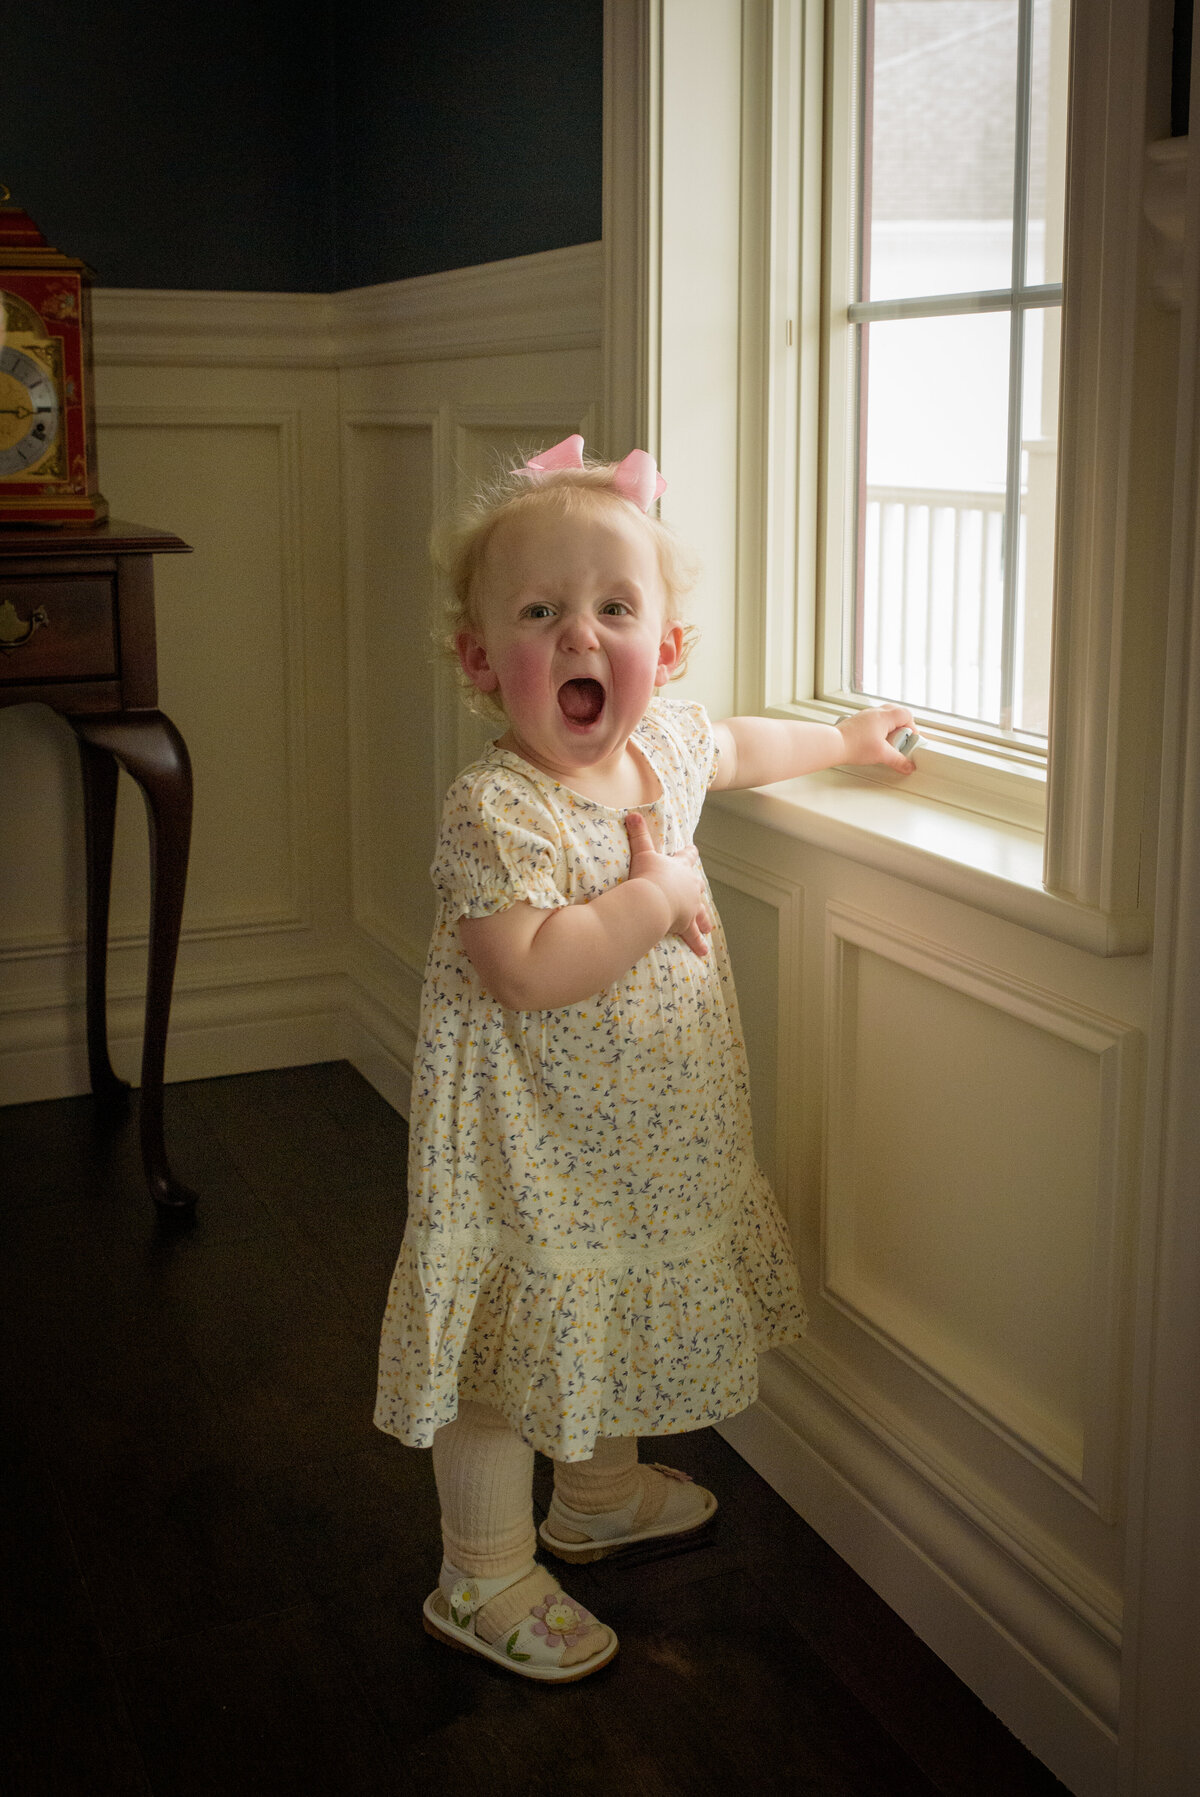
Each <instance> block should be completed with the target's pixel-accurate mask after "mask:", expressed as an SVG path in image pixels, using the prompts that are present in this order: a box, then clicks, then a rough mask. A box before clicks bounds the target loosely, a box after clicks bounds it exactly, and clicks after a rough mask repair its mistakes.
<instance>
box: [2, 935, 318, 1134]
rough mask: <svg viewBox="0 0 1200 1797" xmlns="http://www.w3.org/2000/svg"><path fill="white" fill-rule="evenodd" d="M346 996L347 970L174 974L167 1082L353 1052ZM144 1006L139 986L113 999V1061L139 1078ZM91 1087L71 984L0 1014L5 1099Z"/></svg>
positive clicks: (68, 1094)
mask: <svg viewBox="0 0 1200 1797" xmlns="http://www.w3.org/2000/svg"><path fill="white" fill-rule="evenodd" d="M31 996H33V995H31ZM346 1000H347V982H346V979H345V976H344V975H343V974H341V973H340V972H329V971H324V970H323V971H319V972H309V973H304V972H290V971H289V972H287V973H284V974H281V975H280V976H279V977H278V978H271V977H265V978H264V977H263V975H262V970H261V968H256V969H255V970H254V972H253V974H251V975H249V976H247V975H246V974H245V973H244V972H243V973H236V972H232V971H231V972H230V973H229V974H227V975H226V976H225V977H223V978H212V977H206V978H205V980H204V982H203V983H195V984H188V983H187V982H186V981H185V980H183V979H180V980H177V982H176V989H175V994H174V1000H173V1003H172V1006H171V1032H170V1036H169V1038H168V1041H167V1066H166V1078H167V1081H168V1083H173V1082H175V1081H177V1080H187V1079H215V1078H219V1077H220V1076H222V1075H224V1074H227V1073H230V1072H238V1073H251V1072H255V1071H257V1070H258V1069H260V1068H266V1067H293V1066H304V1065H306V1064H307V1063H309V1062H311V1061H328V1060H339V1059H341V1058H342V1057H343V1056H344V1054H345V1052H346V1049H345V1040H344V1024H345V1015H346ZM144 1013H145V1006H144V1001H143V999H142V996H141V994H140V993H137V994H126V995H116V996H111V997H110V999H109V1004H108V1038H109V1047H110V1051H111V1055H112V1060H113V1065H114V1067H115V1068H116V1069H117V1071H118V1073H120V1074H121V1075H122V1077H124V1078H126V1079H129V1080H131V1081H133V1082H134V1083H136V1082H137V1079H138V1076H139V1070H140V1067H141V1056H142V1029H143V1019H144ZM89 1090H90V1087H89V1083H88V1071H87V1051H86V1046H85V1040H84V1018H83V1007H82V1005H81V1004H80V1003H79V1002H78V1000H77V998H76V996H75V993H74V992H73V991H71V992H66V993H63V992H58V993H49V992H42V993H41V994H39V995H36V997H35V1002H33V1003H31V1004H30V1005H29V1006H28V1008H26V1009H24V1010H13V1011H12V1012H9V1013H7V1014H6V1015H5V1016H3V1017H0V1104H22V1103H31V1102H34V1101H37V1100H41V1099H46V1098H74V1097H78V1096H79V1095H80V1094H82V1093H86V1092H87V1091H89Z"/></svg>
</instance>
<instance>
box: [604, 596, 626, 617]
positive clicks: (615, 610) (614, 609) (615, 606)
mask: <svg viewBox="0 0 1200 1797" xmlns="http://www.w3.org/2000/svg"><path fill="white" fill-rule="evenodd" d="M602 610H603V612H604V615H605V617H607V618H626V617H628V616H629V607H628V606H627V605H626V603H625V601H624V599H609V600H608V601H607V602H606V603H605V605H604V606H603V607H602Z"/></svg>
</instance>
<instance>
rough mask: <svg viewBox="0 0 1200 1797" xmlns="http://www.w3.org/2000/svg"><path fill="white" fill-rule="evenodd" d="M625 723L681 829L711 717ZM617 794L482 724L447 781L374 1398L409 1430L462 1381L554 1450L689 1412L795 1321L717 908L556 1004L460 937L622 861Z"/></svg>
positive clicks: (435, 1416)
mask: <svg viewBox="0 0 1200 1797" xmlns="http://www.w3.org/2000/svg"><path fill="white" fill-rule="evenodd" d="M633 740H634V742H635V743H636V745H637V746H638V748H639V749H640V750H641V752H642V754H643V755H644V756H645V758H646V760H647V762H648V763H649V765H650V767H651V768H652V770H653V772H654V773H655V774H656V776H657V778H658V780H659V782H660V784H661V787H662V793H661V796H660V797H659V798H658V799H656V800H654V801H653V803H651V804H649V805H645V806H642V807H641V809H642V810H643V811H644V812H645V814H646V815H647V817H648V818H649V819H650V821H651V830H652V833H653V834H654V835H655V836H656V837H657V840H658V841H659V843H660V844H661V846H662V848H663V850H664V852H666V853H667V854H671V853H674V852H675V851H676V850H677V849H681V848H683V847H685V846H686V845H687V844H689V843H690V842H691V840H692V835H693V832H694V830H695V828H696V824H697V822H698V820H699V817H700V810H701V807H702V805H703V802H704V796H705V792H706V790H707V788H708V786H709V784H710V783H711V781H712V778H713V775H714V773H715V770H716V759H717V750H716V744H715V740H714V737H713V731H712V726H711V724H710V723H709V720H708V717H707V715H706V714H705V712H704V710H703V708H702V707H701V706H699V705H694V704H688V703H686V702H681V701H679V700H669V699H662V698H656V699H655V700H653V701H652V703H651V705H650V707H649V710H648V711H647V713H646V716H645V718H644V719H643V720H642V723H641V724H640V725H639V726H638V729H637V731H636V732H635V734H634V738H633ZM624 818H625V813H624V812H623V811H616V810H612V809H610V808H609V807H607V806H605V805H601V804H599V803H597V802H596V801H595V800H593V799H589V798H585V797H584V796H582V795H581V794H579V793H576V792H572V791H571V790H570V789H568V788H567V787H564V786H560V785H559V784H558V783H557V782H556V781H554V780H552V779H551V778H550V777H549V776H548V775H544V774H542V773H540V772H539V771H538V770H537V769H535V768H533V767H531V766H530V765H529V763H527V762H526V761H524V760H523V759H522V758H521V757H520V756H518V755H515V754H513V753H511V752H510V751H508V750H505V749H501V748H498V747H495V746H493V747H492V748H491V749H490V750H489V751H488V752H487V753H486V754H485V755H484V756H483V757H482V759H481V760H480V761H478V762H476V763H475V764H474V765H473V766H472V767H470V768H468V769H467V771H466V772H465V773H464V774H462V775H460V776H459V778H458V780H456V781H455V783H454V785H453V786H452V788H451V789H450V793H449V795H448V797H447V800H446V805H445V809H444V812H443V816H442V828H441V836H440V839H439V843H438V850H437V858H436V860H435V862H434V866H433V880H434V885H435V887H436V888H437V891H438V895H439V899H440V904H439V908H438V916H437V922H436V925H435V928H434V935H433V940H432V943H431V945H430V950H429V957H428V960H427V962H426V967H425V984H424V989H423V993H422V1001H421V1019H420V1025H419V1030H418V1043H417V1054H416V1064H415V1067H414V1072H413V1091H412V1115H411V1123H410V1151H409V1218H408V1226H407V1229H406V1231H405V1235H404V1240H403V1244H402V1246H401V1250H400V1257H399V1260H398V1261H397V1264H396V1270H395V1274H394V1276H393V1279H392V1285H391V1292H390V1295H389V1298H388V1304H387V1311H386V1314H385V1317H384V1323H383V1335H382V1342H381V1346H380V1357H379V1392H378V1402H377V1406H376V1412H375V1421H376V1423H377V1424H378V1426H379V1427H380V1428H381V1429H383V1430H385V1431H386V1432H387V1433H389V1434H392V1435H396V1436H398V1437H399V1438H400V1440H401V1441H404V1442H407V1443H408V1444H409V1445H410V1446H414V1447H427V1446H428V1445H429V1444H430V1443H431V1441H432V1440H433V1436H434V1432H435V1430H437V1429H438V1428H440V1427H441V1426H442V1424H443V1423H448V1422H451V1421H452V1420H453V1419H454V1417H455V1415H456V1413H457V1408H458V1399H459V1397H460V1396H462V1397H464V1398H472V1399H476V1400H478V1401H479V1402H482V1403H486V1404H490V1405H492V1406H493V1407H494V1408H496V1409H498V1410H499V1411H500V1412H501V1413H502V1414H503V1415H504V1416H505V1417H506V1418H507V1419H508V1421H509V1422H510V1423H511V1425H512V1426H513V1428H514V1429H515V1430H516V1431H517V1433H518V1434H519V1435H520V1436H522V1438H523V1439H524V1440H525V1441H527V1442H529V1443H530V1444H531V1445H532V1446H533V1447H535V1448H538V1449H540V1450H541V1451H542V1452H543V1453H546V1454H550V1455H552V1456H553V1457H554V1458H556V1459H559V1460H582V1459H587V1458H588V1457H590V1455H591V1454H592V1452H593V1449H594V1446H595V1441H596V1437H597V1436H598V1435H615V1436H627V1435H669V1434H675V1433H678V1432H680V1431H683V1430H687V1429H696V1428H700V1427H701V1426H702V1425H704V1424H706V1423H712V1422H716V1421H718V1420H720V1419H721V1418H722V1417H727V1416H731V1415H733V1414H734V1413H735V1412H737V1411H739V1410H743V1409H745V1407H746V1406H747V1405H748V1404H750V1403H752V1402H753V1401H754V1398H755V1395H756V1392H757V1377H756V1357H757V1355H758V1354H759V1353H760V1352H762V1351H763V1350H765V1349H767V1348H770V1347H774V1346H777V1345H779V1344H780V1343H783V1342H788V1341H793V1340H795V1339H796V1338H797V1337H798V1336H799V1335H801V1334H802V1333H803V1330H804V1325H805V1316H804V1306H803V1300H802V1298H801V1294H800V1287H799V1282H798V1278H797V1274H796V1269H795V1264H794V1262H793V1259H792V1254H791V1250H790V1247H789V1244H788V1240H787V1235H786V1232H785V1228H784V1224H783V1219H782V1217H781V1216H780V1214H779V1211H778V1209H777V1208H776V1205H775V1201H774V1198H773V1196H772V1194H771V1191H770V1188H769V1186H768V1184H767V1181H766V1179H765V1177H764V1175H763V1173H762V1172H761V1170H760V1169H759V1167H758V1166H757V1164H756V1163H755V1159H754V1149H753V1142H752V1138H751V1127H750V1106H749V1091H748V1083H747V1067H746V1054H745V1048H744V1045H743V1042H742V1035H741V1028H740V1025H739V1021H738V1012H737V1000H736V997H735V995H734V990H733V981H732V977H731V974H730V970H729V961H728V955H727V952H726V947H725V942H724V938H723V935H722V933H721V927H720V924H719V922H718V921H717V920H716V918H715V913H714V925H713V932H712V936H711V938H710V950H709V954H708V956H707V958H701V957H700V956H697V955H695V954H693V952H692V951H691V949H689V948H688V947H686V946H685V944H684V943H683V942H682V941H680V940H679V938H678V937H675V936H671V937H667V938H666V939H664V940H663V941H661V942H659V943H658V944H657V945H656V947H654V948H653V949H651V951H650V952H649V954H647V955H645V956H643V958H642V959H641V960H640V961H639V962H638V963H637V964H636V966H634V967H633V968H631V969H630V971H629V972H628V973H627V974H626V975H625V976H624V977H623V978H621V979H619V980H618V981H616V983H615V984H614V985H612V986H610V987H609V988H608V989H607V990H606V991H604V992H601V993H598V994H597V995H596V996H595V997H594V998H589V999H587V1000H585V1001H584V1002H582V1003H580V1004H574V1005H567V1006H565V1007H563V1008H562V1009H560V1010H548V1011H511V1010H506V1009H505V1008H504V1007H503V1006H502V1005H500V1004H498V1003H497V1002H496V1001H495V1000H494V999H492V998H490V997H489V996H488V994H487V993H486V992H485V991H484V989H483V987H482V985H481V984H480V981H479V977H478V975H477V974H476V972H475V970H474V968H473V966H472V965H471V962H470V961H469V959H468V958H467V956H466V954H465V953H464V952H463V949H462V947H461V946H460V943H459V933H458V920H459V919H460V918H461V917H486V916H488V915H490V914H491V913H493V912H496V911H500V910H504V909H506V908H507V907H508V906H510V905H513V904H516V903H518V902H520V901H522V900H523V901H525V902H527V903H528V904H531V905H533V906H535V907H537V908H539V909H550V908H553V907H555V906H559V905H569V904H580V903H585V902H586V901H587V900H589V899H591V898H595V897H597V896H598V895H599V894H600V893H602V892H605V891H607V890H608V889H609V888H610V887H612V886H614V885H617V884H618V883H619V882H620V881H622V880H623V879H625V878H626V877H627V876H628V871H629V845H628V839H627V836H626V832H625V824H624Z"/></svg>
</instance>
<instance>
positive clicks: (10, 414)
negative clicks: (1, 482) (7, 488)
mask: <svg viewBox="0 0 1200 1797" xmlns="http://www.w3.org/2000/svg"><path fill="white" fill-rule="evenodd" d="M61 428H62V419H61V414H60V412H59V407H58V393H57V391H56V389H55V385H54V382H53V380H52V379H51V377H50V375H49V374H48V373H47V372H46V370H45V369H44V368H43V367H42V365H41V363H40V362H37V361H35V360H34V358H33V357H32V356H27V355H26V354H25V353H24V352H23V351H22V350H19V349H16V348H14V347H13V345H12V344H7V345H5V347H4V348H3V349H0V479H3V477H4V476H5V475H8V476H10V477H11V476H14V475H15V476H17V477H18V478H20V477H21V476H23V475H26V474H31V473H33V472H34V470H36V468H37V466H38V464H39V463H40V462H41V461H42V459H43V458H44V457H45V456H46V455H48V454H49V452H50V451H51V450H52V449H53V447H54V445H55V443H56V442H57V440H58V434H59V431H60V429H61Z"/></svg>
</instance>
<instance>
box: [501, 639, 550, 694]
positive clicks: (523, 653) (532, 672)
mask: <svg viewBox="0 0 1200 1797" xmlns="http://www.w3.org/2000/svg"><path fill="white" fill-rule="evenodd" d="M496 672H497V675H498V677H499V681H500V691H501V693H502V695H503V696H504V699H505V701H506V703H507V704H509V705H521V704H522V703H526V702H528V701H529V700H530V699H531V698H533V697H535V696H540V695H541V694H542V693H543V692H544V691H545V687H546V657H545V656H544V655H543V654H541V653H540V652H539V651H538V650H537V649H536V648H533V647H532V646H530V647H528V648H521V649H513V650H510V651H509V653H508V654H507V655H505V656H504V658H503V660H502V661H501V664H500V666H499V667H498V668H497V670H496Z"/></svg>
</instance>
